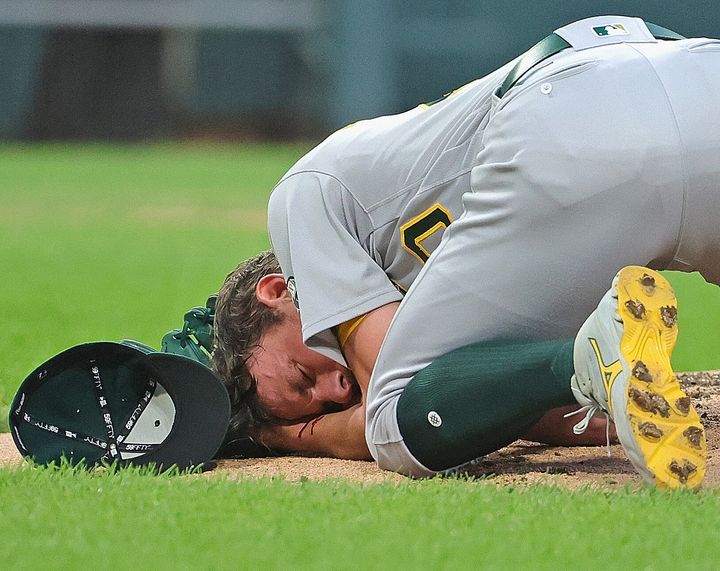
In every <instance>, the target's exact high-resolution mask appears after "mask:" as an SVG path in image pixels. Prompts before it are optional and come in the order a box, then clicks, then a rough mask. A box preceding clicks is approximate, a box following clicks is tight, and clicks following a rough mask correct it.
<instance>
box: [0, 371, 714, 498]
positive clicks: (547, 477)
mask: <svg viewBox="0 0 720 571" xmlns="http://www.w3.org/2000/svg"><path fill="white" fill-rule="evenodd" d="M678 376H679V377H680V380H681V381H682V382H683V384H684V386H685V389H686V391H687V393H688V394H689V396H690V397H692V399H693V402H694V404H695V407H696V408H697V411H698V413H699V414H700V416H701V418H702V419H703V423H704V424H705V428H706V434H707V443H708V456H709V458H708V467H707V475H706V478H705V486H706V487H720V371H715V372H702V373H682V374H680V375H678ZM20 462H21V457H20V455H19V454H18V452H17V450H16V449H15V446H14V444H13V442H12V438H11V436H10V434H0V466H7V465H17V464H19V463H20ZM466 473H467V474H469V475H471V476H477V477H483V478H486V479H488V481H490V482H494V483H497V484H498V485H508V484H514V485H526V484H532V483H538V482H542V483H549V484H557V485H562V486H566V487H571V488H575V487H579V486H583V485H594V486H599V487H603V488H614V487H619V486H623V485H625V484H633V485H634V484H639V483H640V477H639V476H638V475H637V474H636V473H635V471H634V470H633V468H632V466H631V465H630V462H629V461H628V460H627V458H626V457H625V454H624V452H623V450H622V448H621V447H620V446H619V445H614V446H611V447H610V457H608V449H606V448H604V447H576V448H567V447H555V446H545V445H540V444H536V443H532V442H525V441H518V442H516V443H515V444H513V445H511V446H508V447H506V448H503V449H502V450H499V451H498V452H495V453H493V454H490V455H488V456H485V457H484V458H482V459H480V460H478V461H477V462H475V463H474V465H473V466H471V467H470V468H468V469H467V470H466ZM215 474H226V475H227V474H230V475H232V476H233V477H238V478H262V477H274V476H282V477H284V478H285V479H287V480H291V481H296V480H305V479H308V480H322V479H327V478H333V479H345V480H349V481H353V482H358V483H363V484H373V483H381V482H400V481H402V480H404V478H403V477H402V476H399V475H397V474H392V473H389V472H384V471H381V470H378V469H377V468H376V467H375V465H374V464H373V463H372V462H358V461H352V460H336V459H332V458H307V457H301V456H284V457H277V458H253V459H246V460H220V461H219V462H218V466H217V468H216V469H215V470H212V471H211V472H208V473H207V475H208V477H212V476H213V475H215Z"/></svg>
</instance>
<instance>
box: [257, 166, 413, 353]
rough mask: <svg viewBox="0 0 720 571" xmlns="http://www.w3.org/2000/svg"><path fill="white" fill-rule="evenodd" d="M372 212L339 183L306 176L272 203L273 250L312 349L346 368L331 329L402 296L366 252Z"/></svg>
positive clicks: (283, 186)
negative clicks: (369, 215) (365, 238)
mask: <svg viewBox="0 0 720 571" xmlns="http://www.w3.org/2000/svg"><path fill="white" fill-rule="evenodd" d="M370 227H371V226H370V225H369V221H368V217H367V213H366V212H365V211H364V210H363V209H362V208H361V206H360V205H359V204H358V203H357V202H356V200H355V199H354V197H353V196H352V195H351V194H350V192H349V191H348V190H347V188H345V187H344V186H343V185H342V183H341V182H340V181H338V180H337V179H336V178H334V177H332V176H329V175H327V174H324V173H320V172H314V171H313V172H300V173H297V174H294V175H291V176H289V177H288V178H286V179H285V180H283V181H281V182H280V183H279V184H278V186H277V187H275V190H274V191H273V193H272V195H271V197H270V203H269V205H268V230H269V233H270V241H271V242H272V247H273V250H274V251H275V255H276V256H277V258H278V260H279V262H280V266H281V267H282V270H283V274H284V276H285V279H286V280H287V281H288V289H289V290H290V293H291V295H292V296H293V300H294V301H295V304H296V306H297V307H298V309H299V310H300V318H301V321H302V333H303V340H304V341H305V343H306V345H307V346H308V347H310V348H312V349H314V350H316V351H318V352H320V353H322V354H324V355H326V356H328V357H330V358H332V359H335V360H336V361H338V362H340V363H342V364H345V361H344V359H343V357H342V353H341V352H340V349H339V347H338V344H337V340H336V338H335V335H334V334H333V333H332V331H330V329H331V328H332V327H335V326H336V325H339V324H340V323H343V322H345V321H348V320H350V319H352V318H354V317H357V316H359V315H362V314H364V313H367V312H368V311H371V310H373V309H376V308H378V307H380V306H382V305H385V304H387V303H390V302H393V301H398V300H400V299H401V298H402V296H401V294H400V293H399V292H398V290H397V289H396V288H395V286H394V285H393V284H392V282H391V281H390V279H389V278H388V277H387V275H386V274H385V272H384V270H383V269H382V268H381V267H380V266H379V265H378V264H377V263H376V262H375V260H373V258H372V257H371V256H370V255H369V253H368V252H367V251H365V249H364V248H363V247H362V245H361V242H362V238H361V236H362V234H364V232H365V230H366V229H368V228H370Z"/></svg>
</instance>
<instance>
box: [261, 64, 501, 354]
mask: <svg viewBox="0 0 720 571" xmlns="http://www.w3.org/2000/svg"><path fill="white" fill-rule="evenodd" d="M508 70H509V68H505V69H501V70H498V71H497V72H495V73H493V74H491V75H490V76H488V77H485V78H483V79H479V80H477V81H474V82H472V83H470V84H469V85H466V86H465V87H463V88H461V89H459V90H457V91H456V92H454V93H453V94H452V95H451V96H448V97H446V98H444V99H443V100H441V101H439V102H438V103H435V104H431V105H421V106H419V107H417V108H415V109H412V110H410V111H407V112H406V113H401V114H399V115H392V116H387V117H379V118H375V119H370V120H366V121H359V122H357V123H354V124H352V125H350V126H348V127H345V128H344V129H341V130H340V131H338V132H336V133H334V134H333V135H331V136H330V137H329V138H328V139H327V140H325V141H324V142H323V143H321V144H320V145H319V146H318V147H316V148H315V149H313V150H312V151H311V152H310V153H308V154H307V155H306V156H304V157H303V158H302V159H300V161H298V163H297V164H296V165H294V166H293V167H292V168H291V169H290V171H289V172H288V173H287V174H286V175H285V176H284V177H283V178H282V179H281V180H280V182H279V183H278V184H277V185H276V187H275V188H274V190H273V192H272V194H271V196H270V203H269V207H268V212H269V214H268V228H269V232H270V240H271V242H272V246H273V250H274V251H275V254H276V255H277V257H278V260H279V262H280V266H281V267H282V270H283V274H284V275H285V278H286V280H287V281H288V284H289V288H290V291H291V293H292V294H293V296H294V298H295V301H296V305H297V306H298V307H299V310H300V315H301V319H302V327H303V339H304V340H305V343H306V344H307V345H308V346H309V347H311V348H313V349H315V350H317V351H319V352H321V353H324V354H326V355H328V356H330V357H331V358H333V359H335V360H337V361H338V362H340V363H344V359H343V356H342V353H341V352H340V350H339V348H338V345H337V340H336V338H335V335H333V334H332V333H331V331H330V329H331V328H332V327H334V326H336V325H339V324H340V323H343V322H345V321H348V320H350V319H352V318H354V317H357V316H359V315H362V314H364V313H367V312H368V311H371V310H373V309H376V308H378V307H380V306H382V305H384V304H387V303H389V302H392V301H397V300H400V299H401V298H402V293H401V291H402V292H404V291H406V290H407V289H408V288H409V287H410V285H411V284H412V282H413V281H414V279H415V277H416V276H417V274H418V272H419V271H420V269H421V268H422V266H423V264H424V263H425V262H426V260H427V259H428V258H429V256H430V254H431V253H432V251H433V250H434V249H435V248H436V247H437V245H438V244H439V242H440V238H441V236H442V234H443V232H444V230H445V228H447V226H449V225H450V223H451V222H452V221H453V220H455V219H456V218H457V217H458V216H459V215H460V214H461V212H462V196H463V194H464V193H466V192H468V191H469V190H470V172H471V170H472V168H473V166H474V164H475V158H476V156H477V153H478V151H479V150H480V148H481V139H482V133H483V130H484V127H485V124H486V123H487V117H488V111H489V110H490V104H491V98H492V91H493V89H495V88H496V87H497V83H498V80H501V79H502V78H503V77H504V75H506V74H507V72H508Z"/></svg>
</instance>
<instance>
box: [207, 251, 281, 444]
mask: <svg viewBox="0 0 720 571" xmlns="http://www.w3.org/2000/svg"><path fill="white" fill-rule="evenodd" d="M280 272H281V270H280V264H279V263H278V261H277V258H276V257H275V254H273V253H272V251H270V250H267V251H265V252H261V253H260V254H257V255H256V256H253V257H252V258H250V259H248V260H245V261H244V262H243V263H241V264H240V265H239V266H238V267H237V268H235V269H234V270H233V271H232V272H231V273H230V274H228V276H227V277H226V278H225V282H224V283H223V286H222V288H221V289H220V292H219V293H218V298H217V304H216V306H215V324H214V330H213V335H214V341H213V344H214V347H213V368H214V369H215V371H216V373H217V374H218V376H219V377H220V378H221V379H222V381H223V383H225V386H226V387H227V390H228V393H229V394H230V404H231V406H232V410H231V416H230V426H229V428H228V433H227V436H226V438H225V444H224V445H223V449H221V451H220V454H221V455H222V454H223V451H224V450H228V449H233V448H234V446H233V444H234V443H236V442H238V441H242V440H243V439H248V438H249V439H250V440H252V441H253V442H255V443H258V442H259V432H260V428H261V427H262V426H263V425H265V424H269V423H272V422H273V420H274V417H273V416H272V415H271V414H270V413H268V412H267V411H266V410H264V409H263V407H262V406H261V405H260V403H259V402H258V399H257V393H256V391H255V380H254V379H253V377H252V376H251V375H250V372H249V371H248V369H247V365H246V363H247V360H248V359H249V358H250V357H251V356H252V353H253V351H254V350H255V349H256V348H257V347H258V344H259V342H260V338H261V337H262V335H263V334H264V333H265V332H266V331H267V330H268V329H269V328H270V327H271V326H272V325H274V324H276V323H279V322H280V321H281V320H282V317H281V315H280V314H279V313H276V312H274V311H273V310H272V309H270V308H269V307H267V306H266V305H264V304H263V303H261V302H260V301H259V300H258V299H257V297H256V296H255V288H256V286H257V284H258V282H259V281H260V279H261V278H262V277H263V276H266V275H268V274H277V273H280Z"/></svg>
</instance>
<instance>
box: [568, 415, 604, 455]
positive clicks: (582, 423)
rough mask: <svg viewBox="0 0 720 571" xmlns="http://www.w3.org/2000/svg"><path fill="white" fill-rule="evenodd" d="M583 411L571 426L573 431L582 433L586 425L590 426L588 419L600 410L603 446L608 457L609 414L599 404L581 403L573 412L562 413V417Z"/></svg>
mask: <svg viewBox="0 0 720 571" xmlns="http://www.w3.org/2000/svg"><path fill="white" fill-rule="evenodd" d="M583 412H584V413H585V416H584V417H583V418H582V420H581V421H580V422H578V423H577V424H575V425H574V426H573V433H575V434H583V433H584V432H585V431H586V430H587V428H588V426H590V420H592V418H593V417H594V416H595V415H596V414H597V413H598V412H602V413H603V414H604V415H605V447H606V448H607V455H608V457H610V456H611V454H610V415H609V414H608V413H607V411H605V410H604V409H603V408H602V407H601V406H600V405H599V404H597V403H592V404H586V405H583V406H581V407H580V408H579V409H577V410H575V411H573V412H569V413H567V414H564V415H563V418H569V417H571V416H575V415H576V414H582V413H583Z"/></svg>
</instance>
